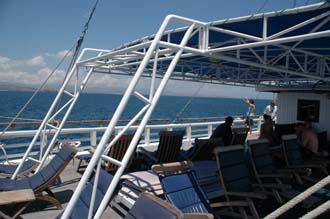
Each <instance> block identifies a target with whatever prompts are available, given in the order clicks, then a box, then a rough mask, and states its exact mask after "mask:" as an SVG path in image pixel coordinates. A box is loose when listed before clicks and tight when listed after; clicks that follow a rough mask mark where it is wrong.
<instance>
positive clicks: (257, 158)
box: [248, 139, 320, 205]
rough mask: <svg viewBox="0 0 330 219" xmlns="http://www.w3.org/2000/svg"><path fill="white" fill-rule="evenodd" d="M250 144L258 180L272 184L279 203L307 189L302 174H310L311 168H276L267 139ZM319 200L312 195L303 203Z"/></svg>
mask: <svg viewBox="0 0 330 219" xmlns="http://www.w3.org/2000/svg"><path fill="white" fill-rule="evenodd" d="M248 145H249V155H250V160H251V163H252V169H253V172H254V176H255V179H256V181H257V182H258V183H260V184H264V183H267V184H270V185H271V186H272V188H273V189H272V192H273V195H274V196H275V198H276V200H277V201H278V202H279V203H283V202H284V199H286V200H289V199H291V198H293V197H294V196H296V195H298V194H299V193H300V190H305V189H306V187H305V186H304V182H303V177H302V176H303V175H306V174H308V172H309V170H306V168H297V169H290V168H282V169H278V168H276V167H275V164H274V162H273V160H272V155H271V151H270V145H269V143H268V141H267V140H266V139H259V140H250V141H248ZM284 183H287V184H284ZM288 184H289V185H288ZM296 189H298V191H297V190H296ZM319 201H320V199H319V198H318V197H312V196H311V197H309V198H308V199H305V200H304V201H303V203H304V204H306V205H314V204H317V203H318V202H319Z"/></svg>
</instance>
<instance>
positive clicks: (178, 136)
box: [155, 131, 185, 163]
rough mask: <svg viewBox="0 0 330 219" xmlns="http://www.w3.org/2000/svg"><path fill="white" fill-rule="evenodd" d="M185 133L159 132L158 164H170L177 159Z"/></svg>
mask: <svg viewBox="0 0 330 219" xmlns="http://www.w3.org/2000/svg"><path fill="white" fill-rule="evenodd" d="M184 133H185V132H184V131H161V132H159V144H158V149H157V152H156V154H155V156H156V158H157V163H168V162H173V161H175V160H176V159H177V157H178V154H179V152H180V148H181V146H182V140H183V136H184Z"/></svg>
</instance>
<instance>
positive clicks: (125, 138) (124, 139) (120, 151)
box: [76, 134, 134, 173]
mask: <svg viewBox="0 0 330 219" xmlns="http://www.w3.org/2000/svg"><path fill="white" fill-rule="evenodd" d="M133 137H134V135H133V134H127V135H122V136H121V137H120V138H119V139H118V141H117V142H116V143H115V144H114V145H112V147H111V148H110V151H109V153H108V155H109V156H110V157H112V158H114V159H116V160H122V159H123V157H124V155H125V152H126V151H127V148H128V146H129V144H130V143H131V141H132V139H133ZM113 138H114V136H112V137H111V139H113ZM76 158H77V159H79V160H80V161H79V164H78V167H77V171H79V170H80V169H81V168H82V167H84V166H82V163H83V162H86V163H88V162H89V161H90V159H91V158H92V154H91V153H88V154H81V155H77V156H76ZM132 160H133V158H132V159H131V162H132ZM104 166H105V170H106V171H108V172H110V173H114V172H115V171H116V170H117V169H118V166H117V165H114V164H112V163H110V162H105V163H104ZM128 166H129V165H128Z"/></svg>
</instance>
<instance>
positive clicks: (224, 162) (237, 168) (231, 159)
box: [214, 145, 266, 218]
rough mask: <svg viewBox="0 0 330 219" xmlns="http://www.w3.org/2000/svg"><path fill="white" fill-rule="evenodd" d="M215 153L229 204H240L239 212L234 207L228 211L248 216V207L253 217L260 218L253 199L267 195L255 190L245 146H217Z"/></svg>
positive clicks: (234, 214) (244, 216)
mask: <svg viewBox="0 0 330 219" xmlns="http://www.w3.org/2000/svg"><path fill="white" fill-rule="evenodd" d="M214 154H215V157H216V160H217V164H218V171H219V175H220V182H221V185H222V188H223V189H224V195H225V199H226V202H227V205H228V206H232V205H236V206H237V205H238V206H240V208H239V209H238V210H239V212H237V211H236V210H235V209H234V208H232V211H231V212H228V214H229V215H230V216H234V217H235V216H241V217H243V218H248V215H247V214H246V212H245V210H244V208H247V209H249V210H250V212H251V214H252V216H253V218H259V214H258V212H257V210H256V208H255V205H254V201H253V200H265V199H266V196H265V195H264V194H261V193H257V192H254V190H253V185H252V183H251V181H250V173H249V170H248V168H247V165H246V162H245V154H244V148H243V146H242V145H232V146H226V147H217V148H215V149H214ZM256 186H260V185H256ZM243 207H244V208H243Z"/></svg>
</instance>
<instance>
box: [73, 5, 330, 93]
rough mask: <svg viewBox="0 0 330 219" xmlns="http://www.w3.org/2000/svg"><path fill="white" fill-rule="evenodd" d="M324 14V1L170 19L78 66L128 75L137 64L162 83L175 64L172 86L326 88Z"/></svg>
mask: <svg viewBox="0 0 330 219" xmlns="http://www.w3.org/2000/svg"><path fill="white" fill-rule="evenodd" d="M329 9H330V3H328V2H327V1H326V2H322V3H319V4H315V5H309V6H304V7H299V8H294V9H288V10H282V11H276V12H269V13H263V14H256V15H250V16H245V17H240V18H233V19H225V20H220V21H215V22H207V23H204V22H200V21H196V20H192V19H188V18H183V17H179V16H173V15H171V16H168V17H167V18H166V19H165V20H164V22H163V24H162V26H161V27H160V29H159V31H158V33H157V34H155V35H152V36H148V37H144V38H142V39H139V40H135V41H133V42H130V43H127V44H125V45H123V46H121V47H119V48H116V49H113V50H96V49H90V50H89V49H87V50H86V53H85V54H84V59H82V61H80V62H79V63H80V64H79V65H80V66H87V67H93V68H94V71H97V72H103V73H112V74H128V75H134V74H135V73H136V72H137V69H138V68H139V66H141V65H140V64H141V63H142V65H144V64H145V68H143V69H142V67H141V70H142V71H143V72H142V76H147V77H151V76H152V72H155V73H156V77H157V76H158V77H161V76H162V75H164V74H165V72H166V71H167V70H168V69H169V66H170V64H171V63H173V64H172V66H171V67H173V68H172V69H171V70H173V73H172V74H171V78H172V79H177V80H185V81H202V82H208V83H221V84H229V85H242V86H254V87H257V88H259V89H260V90H274V89H275V88H276V89H288V88H294V89H300V88H303V89H319V90H329V87H330V86H329V81H330V10H329ZM173 25H177V26H180V28H177V29H169V27H170V26H173ZM149 50H152V51H150V53H148V51H149ZM95 52H96V54H97V55H95ZM176 56H177V57H176ZM175 57H176V58H178V59H177V60H176V58H175ZM173 60H174V61H173ZM155 63H156V64H155Z"/></svg>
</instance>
